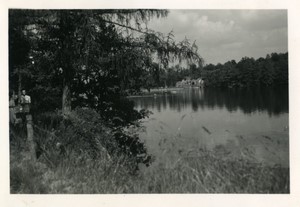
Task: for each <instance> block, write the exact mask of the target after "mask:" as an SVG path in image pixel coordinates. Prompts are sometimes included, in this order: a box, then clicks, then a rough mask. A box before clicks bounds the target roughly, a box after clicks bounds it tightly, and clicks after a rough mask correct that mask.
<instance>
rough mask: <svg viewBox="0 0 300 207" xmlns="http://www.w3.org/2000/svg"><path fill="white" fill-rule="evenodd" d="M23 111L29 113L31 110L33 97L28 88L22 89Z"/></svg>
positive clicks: (21, 102)
mask: <svg viewBox="0 0 300 207" xmlns="http://www.w3.org/2000/svg"><path fill="white" fill-rule="evenodd" d="M20 104H21V112H23V113H25V114H28V113H29V112H30V104H31V97H30V96H28V95H27V94H26V90H24V89H23V90H22V94H21V99H20Z"/></svg>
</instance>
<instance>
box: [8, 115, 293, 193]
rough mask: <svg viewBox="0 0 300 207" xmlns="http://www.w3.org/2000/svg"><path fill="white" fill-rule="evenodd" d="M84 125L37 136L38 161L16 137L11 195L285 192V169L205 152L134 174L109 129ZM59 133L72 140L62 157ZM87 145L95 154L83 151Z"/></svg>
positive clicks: (126, 156) (127, 159)
mask: <svg viewBox="0 0 300 207" xmlns="http://www.w3.org/2000/svg"><path fill="white" fill-rule="evenodd" d="M89 121H90V122H92V121H93V120H89ZM69 124H70V123H69ZM88 124H89V123H83V122H80V125H81V129H82V130H86V133H84V134H82V133H81V131H79V132H80V133H79V134H80V135H78V134H77V135H76V134H74V133H73V131H72V130H74V129H73V128H72V127H71V124H70V125H68V127H67V125H64V129H63V130H62V128H56V129H55V131H54V132H53V134H52V135H51V134H50V135H49V134H47V133H46V132H45V133H44V134H43V132H39V133H36V134H35V135H36V139H37V141H38V142H40V145H43V146H40V147H41V148H43V150H44V151H45V152H43V153H42V155H41V156H40V157H39V158H38V160H37V161H32V160H30V156H29V154H28V150H27V148H26V147H24V145H26V143H25V142H23V143H22V142H20V141H18V140H19V139H18V140H17V141H18V142H20V143H19V144H14V142H16V137H15V138H14V139H13V140H12V141H11V151H10V153H11V154H10V188H11V193H26V194H27V193H34V194H36V193H80V194H85V193H87V194H94V193H289V183H290V182H289V168H284V167H282V166H277V165H275V166H266V165H264V164H263V163H259V162H254V161H251V160H249V159H244V158H232V157H231V158H228V157H226V156H224V155H223V154H220V153H218V152H217V151H210V150H206V149H198V150H197V151H196V152H193V153H192V154H193V156H192V157H191V156H187V155H186V154H184V153H182V154H181V155H180V156H178V158H177V159H176V160H173V161H170V162H169V163H171V164H167V162H159V160H157V161H156V162H154V163H153V164H152V165H150V166H149V167H146V166H145V165H144V164H141V163H140V164H139V170H136V167H133V166H134V165H135V164H137V163H136V160H134V159H132V157H131V156H129V155H128V154H126V153H121V152H120V151H118V150H116V149H113V148H117V146H118V145H117V143H116V142H115V141H114V138H113V136H112V134H111V133H110V132H111V131H110V129H108V128H106V127H105V126H104V124H103V123H98V125H97V127H100V128H99V129H95V128H94V127H91V128H88V127H87V125H88ZM75 127H77V128H78V127H79V125H75ZM51 128H52V126H49V125H48V126H47V129H45V130H50V129H51ZM56 130H57V133H55V132H56ZM77 130H78V129H77ZM77 132H78V131H77ZM58 134H60V135H61V136H75V137H73V138H71V137H63V138H64V140H68V142H65V143H62V144H63V146H65V148H66V149H65V153H61V148H59V147H57V145H56V144H55V143H57V142H63V140H60V139H61V138H62V137H61V136H59V135H58ZM86 135H87V136H86ZM89 136H92V137H94V139H92V138H91V137H90V139H92V140H90V139H88V137H89ZM19 138H20V137H19ZM20 140H23V139H21V138H20ZM91 145H93V147H92V148H91V149H92V151H94V152H96V153H90V152H89V151H88V150H87V149H88V148H90V146H91ZM80 149H84V150H80Z"/></svg>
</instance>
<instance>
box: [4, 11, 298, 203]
mask: <svg viewBox="0 0 300 207" xmlns="http://www.w3.org/2000/svg"><path fill="white" fill-rule="evenodd" d="M289 17H290V16H289V9H287V8H274V9H272V8H263V9H253V8H249V9H245V8H241V9H227V8H224V9H204V8H195V9H185V8H184V7H183V8H181V9H180V8H170V9H168V8H166V9H165V8H155V7H149V8H148V7H147V8H144V7H140V8H135V7H134V8H122V7H120V8H106V7H93V8H77V7H75V8H64V7H62V8H36V7H30V6H28V7H27V8H23V7H19V8H18V7H9V8H7V31H6V35H7V40H6V45H4V46H6V47H7V48H6V49H7V50H6V51H7V69H6V70H7V71H6V73H5V74H7V76H6V79H7V91H4V92H3V91H2V92H3V93H2V96H4V97H7V99H5V100H7V104H6V106H7V107H6V109H5V111H7V114H8V117H7V119H5V120H2V122H3V123H4V122H5V124H6V125H5V126H7V137H4V136H1V139H6V140H7V143H8V149H6V152H7V154H8V155H7V156H8V161H7V162H8V163H7V166H8V169H6V171H7V175H9V180H8V185H9V186H7V188H8V194H9V195H14V196H18V195H36V196H37V195H40V194H43V195H57V194H59V195H69V194H80V195H86V194H88V195H107V194H109V195H120V194H122V195H124V196H125V195H132V194H133V195H136V194H138V195H145V196H146V197H147V195H149V194H150V195H166V194H167V195H175V194H176V195H187V194H188V195H191V194H193V195H212V196H214V195H216V196H217V195H219V194H222V195H236V196H238V195H262V196H266V195H270V194H271V195H281V196H283V197H284V196H290V195H291V194H293V192H295V191H293V189H294V190H295V184H294V185H293V180H294V181H295V174H294V173H292V172H291V169H293V166H295V165H294V164H293V163H295V162H296V161H293V159H295V158H296V157H295V156H294V155H295V154H291V147H292V146H291V143H295V142H291V132H293V133H295V123H291V121H290V117H291V114H290V111H291V105H292V106H293V103H291V93H292V92H291V90H294V89H292V88H291V83H290V80H291V77H292V75H291V63H289V60H290V59H291V56H292V55H291V54H290V45H291V43H292V41H293V40H291V38H289V31H290V28H289V27H290V25H289ZM294 55H295V54H294ZM292 66H294V65H293V64H292ZM1 70H2V69H1ZM3 79H5V77H4V78H3ZM294 103H295V102H294ZM292 111H293V109H292ZM2 122H1V123H2ZM293 124H294V126H293V127H294V128H293V129H291V125H293ZM294 146H295V145H294ZM5 147H6V146H5ZM3 148H4V147H3ZM298 161H299V160H298ZM298 161H297V162H298ZM298 167H299V165H298ZM294 169H295V168H294ZM293 176H294V177H293ZM296 185H297V184H296ZM212 198H213V197H212ZM26 205H28V206H30V204H29V203H27V204H26ZM126 205H129V204H126ZM261 205H262V206H265V205H263V203H261Z"/></svg>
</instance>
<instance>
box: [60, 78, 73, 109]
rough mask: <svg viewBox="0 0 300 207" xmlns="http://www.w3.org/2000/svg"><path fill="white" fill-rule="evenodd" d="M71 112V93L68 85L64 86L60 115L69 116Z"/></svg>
mask: <svg viewBox="0 0 300 207" xmlns="http://www.w3.org/2000/svg"><path fill="white" fill-rule="evenodd" d="M70 112H71V91H70V86H69V84H66V83H65V84H64V88H63V94H62V113H63V114H69V113H70Z"/></svg>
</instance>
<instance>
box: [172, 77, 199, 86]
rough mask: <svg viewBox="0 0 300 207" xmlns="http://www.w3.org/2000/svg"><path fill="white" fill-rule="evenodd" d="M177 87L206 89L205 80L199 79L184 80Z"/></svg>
mask: <svg viewBox="0 0 300 207" xmlns="http://www.w3.org/2000/svg"><path fill="white" fill-rule="evenodd" d="M176 87H178V88H184V87H200V88H202V87H204V80H203V79H202V78H198V79H190V78H186V79H184V80H181V81H178V82H177V83H176Z"/></svg>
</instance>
